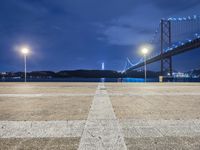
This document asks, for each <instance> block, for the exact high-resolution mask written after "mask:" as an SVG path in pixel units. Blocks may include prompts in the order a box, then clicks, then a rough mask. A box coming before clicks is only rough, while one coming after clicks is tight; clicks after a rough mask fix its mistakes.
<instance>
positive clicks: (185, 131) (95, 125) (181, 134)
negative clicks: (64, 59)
mask: <svg viewBox="0 0 200 150" xmlns="http://www.w3.org/2000/svg"><path fill="white" fill-rule="evenodd" d="M199 91H200V84H199V83H162V84H160V83H147V84H143V83H105V84H102V83H101V84H99V83H27V84H26V85H25V84H24V83H0V149H3V150H6V149H120V150H121V149H200V144H199V143H200V93H199Z"/></svg>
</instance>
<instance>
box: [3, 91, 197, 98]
mask: <svg viewBox="0 0 200 150" xmlns="http://www.w3.org/2000/svg"><path fill="white" fill-rule="evenodd" d="M94 95H95V94H85V93H77V94H71V93H37V94H0V97H57V96H66V97H67V96H69V97H77V96H94ZM96 95H101V97H104V96H105V97H107V96H108V95H109V96H130V97H131V96H165V95H166V96H184V95H185V96H187V95H188V96H200V93H186V92H184V93H153V92H151V93H148V92H147V93H127V94H121V93H110V94H108V95H107V94H103V93H101V94H98V93H97V94H96Z"/></svg>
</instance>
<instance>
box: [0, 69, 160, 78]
mask: <svg viewBox="0 0 200 150" xmlns="http://www.w3.org/2000/svg"><path fill="white" fill-rule="evenodd" d="M147 74H148V77H151V78H154V77H158V75H159V74H158V73H157V72H153V71H148V72H147ZM0 77H18V78H23V77H24V72H6V74H5V73H4V74H0ZM27 77H28V78H70V77H80V78H123V77H133V78H143V77H144V72H143V71H135V70H133V71H129V72H127V73H121V72H117V71H113V70H63V71H59V72H53V71H32V72H28V73H27Z"/></svg>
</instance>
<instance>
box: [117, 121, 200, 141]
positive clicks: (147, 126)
mask: <svg viewBox="0 0 200 150" xmlns="http://www.w3.org/2000/svg"><path fill="white" fill-rule="evenodd" d="M120 125H121V127H122V129H123V132H124V135H125V137H128V138H141V137H164V136H176V137H177V136H186V137H191V136H200V120H199V119H196V120H120Z"/></svg>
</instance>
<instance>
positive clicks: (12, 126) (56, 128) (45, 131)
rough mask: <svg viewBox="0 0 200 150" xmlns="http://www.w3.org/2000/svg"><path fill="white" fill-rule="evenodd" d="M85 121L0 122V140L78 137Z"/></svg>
mask: <svg viewBox="0 0 200 150" xmlns="http://www.w3.org/2000/svg"><path fill="white" fill-rule="evenodd" d="M84 125H85V120H75V121H1V122H0V138H44V137H80V136H81V135H82V132H83V129H84Z"/></svg>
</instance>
